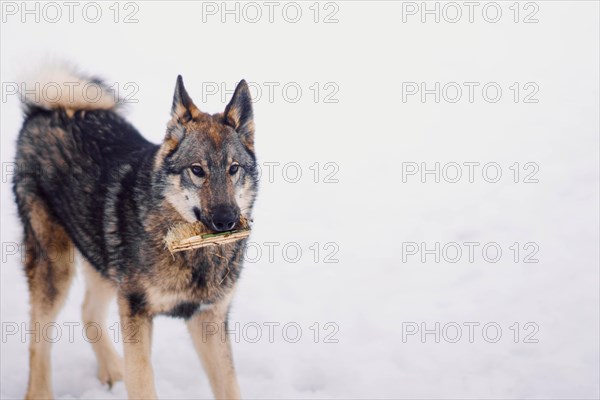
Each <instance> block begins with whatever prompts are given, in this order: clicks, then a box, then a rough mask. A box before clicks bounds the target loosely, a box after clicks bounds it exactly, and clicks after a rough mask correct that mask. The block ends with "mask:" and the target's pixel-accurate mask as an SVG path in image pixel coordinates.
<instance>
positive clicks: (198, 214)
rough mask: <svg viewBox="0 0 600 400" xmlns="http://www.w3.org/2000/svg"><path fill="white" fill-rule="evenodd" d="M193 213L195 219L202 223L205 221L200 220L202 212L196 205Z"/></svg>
mask: <svg viewBox="0 0 600 400" xmlns="http://www.w3.org/2000/svg"><path fill="white" fill-rule="evenodd" d="M194 215H195V216H196V219H197V220H198V221H200V222H202V223H203V224H204V223H205V222H204V221H202V213H201V212H200V209H199V208H198V207H194Z"/></svg>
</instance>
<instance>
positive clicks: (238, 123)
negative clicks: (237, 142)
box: [223, 79, 254, 150]
mask: <svg viewBox="0 0 600 400" xmlns="http://www.w3.org/2000/svg"><path fill="white" fill-rule="evenodd" d="M223 118H224V121H225V123H226V124H227V125H229V126H231V127H232V128H233V129H235V130H236V132H237V133H238V134H239V135H240V138H241V139H242V142H243V143H244V144H245V145H246V146H247V147H248V148H249V149H251V150H252V149H253V147H254V114H253V112H252V98H251V97H250V90H249V89H248V84H247V83H246V81H245V80H243V79H242V80H241V81H240V83H238V85H237V87H236V88H235V92H234V93H233V97H232V98H231V101H230V102H229V104H227V107H225V112H224V114H223Z"/></svg>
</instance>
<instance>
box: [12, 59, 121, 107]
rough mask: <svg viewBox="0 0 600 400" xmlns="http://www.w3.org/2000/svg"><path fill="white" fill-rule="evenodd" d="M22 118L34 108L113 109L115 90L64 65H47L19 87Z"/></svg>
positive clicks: (117, 101)
mask: <svg viewBox="0 0 600 400" xmlns="http://www.w3.org/2000/svg"><path fill="white" fill-rule="evenodd" d="M20 94H21V96H20V97H21V101H22V103H23V106H24V111H25V114H26V115H29V114H31V113H33V112H34V111H35V110H36V109H40V108H41V109H44V110H57V109H62V110H65V111H66V112H67V114H70V115H72V114H73V113H74V112H75V111H78V110H114V109H116V108H117V107H118V106H119V104H120V101H119V98H118V97H117V94H116V93H115V91H114V90H113V89H112V88H110V87H109V86H107V85H106V84H105V83H104V82H103V81H102V80H101V79H98V78H96V77H93V76H88V75H85V74H83V73H81V72H78V71H77V70H76V69H75V68H74V67H72V66H69V65H66V64H54V65H47V66H45V67H43V68H42V69H40V70H39V71H38V72H37V73H35V74H32V75H31V78H28V79H25V80H23V81H22V82H21V85H20Z"/></svg>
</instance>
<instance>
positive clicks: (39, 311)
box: [19, 196, 75, 399]
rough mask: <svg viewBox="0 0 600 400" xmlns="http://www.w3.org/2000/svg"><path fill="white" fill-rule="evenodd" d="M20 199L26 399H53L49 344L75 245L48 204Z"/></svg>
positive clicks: (70, 274)
mask: <svg viewBox="0 0 600 400" xmlns="http://www.w3.org/2000/svg"><path fill="white" fill-rule="evenodd" d="M22 200H24V201H21V202H20V204H19V205H20V212H21V217H22V218H23V220H24V222H25V272H26V275H27V283H28V285H29V296H30V303H31V325H30V327H29V330H30V331H31V332H33V334H32V336H31V339H30V344H29V383H28V387H27V394H26V395H25V398H26V399H51V398H52V374H51V369H50V348H51V340H50V339H51V338H54V336H53V333H51V332H52V328H53V323H54V320H55V319H56V316H57V315H58V312H59V311H60V309H61V307H62V305H63V304H64V301H65V299H66V297H67V293H68V290H69V286H70V284H71V281H72V278H73V274H74V271H75V268H74V256H75V254H74V248H73V244H72V242H71V240H70V239H69V237H68V236H67V234H66V232H65V231H64V229H63V228H62V227H61V226H60V225H59V224H58V223H56V221H55V220H54V219H53V217H52V216H51V214H50V213H49V212H48V209H47V208H46V206H45V204H44V203H43V201H42V200H41V199H39V198H38V197H34V196H31V197H29V198H25V199H22Z"/></svg>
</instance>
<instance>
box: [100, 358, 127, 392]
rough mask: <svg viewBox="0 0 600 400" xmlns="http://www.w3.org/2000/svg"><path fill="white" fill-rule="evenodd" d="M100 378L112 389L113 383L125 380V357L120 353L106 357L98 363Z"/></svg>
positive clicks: (101, 381)
mask: <svg viewBox="0 0 600 400" xmlns="http://www.w3.org/2000/svg"><path fill="white" fill-rule="evenodd" d="M98 379H99V380H100V383H102V384H103V385H108V388H109V389H111V388H112V386H113V384H114V383H115V382H118V381H122V380H123V359H122V358H121V357H120V356H118V355H116V354H115V355H112V356H109V357H106V358H105V359H104V360H103V361H102V362H99V363H98Z"/></svg>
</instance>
